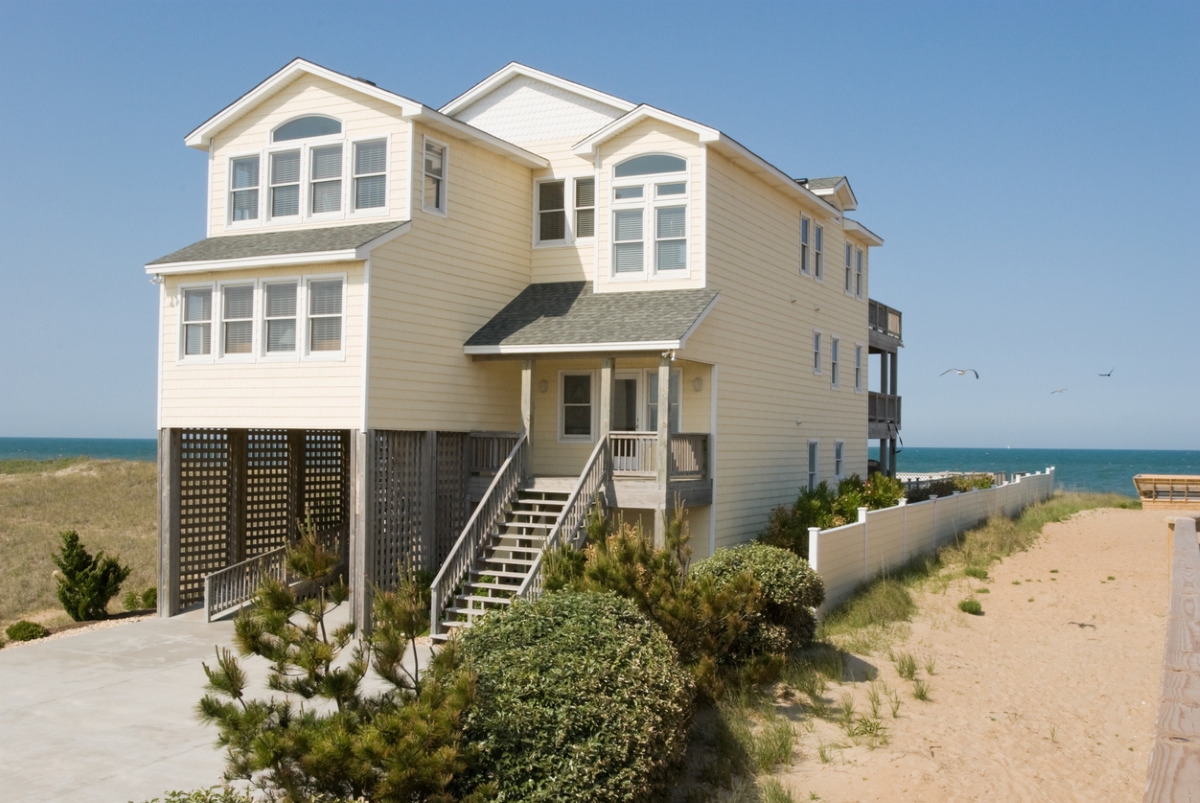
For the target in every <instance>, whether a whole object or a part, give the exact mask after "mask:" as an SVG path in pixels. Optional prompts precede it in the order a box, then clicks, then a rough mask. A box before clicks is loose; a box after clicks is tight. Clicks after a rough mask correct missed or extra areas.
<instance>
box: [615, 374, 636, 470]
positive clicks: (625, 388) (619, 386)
mask: <svg viewBox="0 0 1200 803" xmlns="http://www.w3.org/2000/svg"><path fill="white" fill-rule="evenodd" d="M640 378H641V373H640V372H629V373H622V372H618V373H617V374H616V375H615V376H613V417H612V428H613V431H614V432H637V431H638V429H639V427H638V424H639V423H640V422H639V421H638V414H639V413H640V412H641V410H642V404H641V395H640V393H639V392H638V391H639V387H638V386H639V385H640V384H641V383H640V381H639V380H640ZM612 456H613V470H614V471H636V470H637V468H638V454H637V441H636V440H630V439H627V438H613V439H612Z"/></svg>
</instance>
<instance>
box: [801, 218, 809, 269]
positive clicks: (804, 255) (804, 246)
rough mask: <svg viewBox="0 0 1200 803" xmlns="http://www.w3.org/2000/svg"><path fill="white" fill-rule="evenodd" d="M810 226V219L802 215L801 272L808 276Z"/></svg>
mask: <svg viewBox="0 0 1200 803" xmlns="http://www.w3.org/2000/svg"><path fill="white" fill-rule="evenodd" d="M808 227H809V220H808V218H806V217H805V216H804V215H801V216H800V273H801V274H803V275H805V276H807V275H808V272H809V267H808Z"/></svg>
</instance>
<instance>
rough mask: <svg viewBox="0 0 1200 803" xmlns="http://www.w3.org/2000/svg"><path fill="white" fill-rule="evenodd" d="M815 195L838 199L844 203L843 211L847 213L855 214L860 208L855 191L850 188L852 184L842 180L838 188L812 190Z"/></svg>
mask: <svg viewBox="0 0 1200 803" xmlns="http://www.w3.org/2000/svg"><path fill="white" fill-rule="evenodd" d="M812 193H813V195H817V196H820V197H821V198H825V197H828V196H833V197H836V198H837V199H838V200H839V201H841V203H842V209H844V210H845V211H847V212H853V211H854V210H855V209H857V208H858V199H857V198H855V197H854V190H852V189H851V188H850V182H848V181H846V179H842V180H841V181H839V182H838V183H837V186H834V187H826V188H825V189H821V190H812Z"/></svg>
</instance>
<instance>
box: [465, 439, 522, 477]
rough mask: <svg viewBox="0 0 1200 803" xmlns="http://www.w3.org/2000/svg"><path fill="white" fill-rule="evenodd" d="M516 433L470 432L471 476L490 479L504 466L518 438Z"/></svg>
mask: <svg viewBox="0 0 1200 803" xmlns="http://www.w3.org/2000/svg"><path fill="white" fill-rule="evenodd" d="M520 437H521V436H520V434H519V433H517V432H472V433H471V436H470V451H471V476H472V477H491V476H494V475H495V473H496V472H497V471H499V470H500V466H502V465H504V460H505V458H507V457H508V453H509V452H511V451H512V450H513V447H514V446H516V445H517V439H518V438H520Z"/></svg>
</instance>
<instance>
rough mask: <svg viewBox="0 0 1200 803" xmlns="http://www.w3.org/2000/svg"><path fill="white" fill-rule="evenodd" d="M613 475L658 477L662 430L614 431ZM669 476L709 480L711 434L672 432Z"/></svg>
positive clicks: (612, 441)
mask: <svg viewBox="0 0 1200 803" xmlns="http://www.w3.org/2000/svg"><path fill="white" fill-rule="evenodd" d="M609 440H610V442H611V443H612V456H613V476H614V477H617V478H634V477H646V478H654V477H657V476H658V458H657V454H658V449H657V448H656V447H657V445H658V433H656V432H612V433H610V434H609ZM670 443H671V449H670V452H669V454H670V460H671V464H670V466H669V471H668V474H667V476H668V478H669V480H671V481H675V480H704V479H708V433H706V432H674V433H671V440H670Z"/></svg>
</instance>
